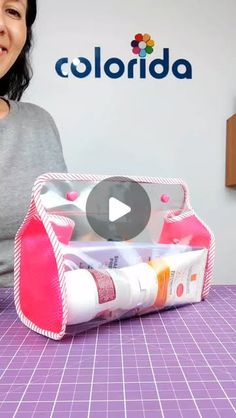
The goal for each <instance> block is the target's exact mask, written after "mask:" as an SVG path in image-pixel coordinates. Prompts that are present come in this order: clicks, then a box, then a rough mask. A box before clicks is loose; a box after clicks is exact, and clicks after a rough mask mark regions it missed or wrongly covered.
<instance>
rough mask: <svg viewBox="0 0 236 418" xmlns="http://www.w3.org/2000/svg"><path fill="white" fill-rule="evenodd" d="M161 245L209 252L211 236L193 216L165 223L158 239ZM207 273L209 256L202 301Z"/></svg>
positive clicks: (205, 283) (203, 296)
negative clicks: (185, 246)
mask: <svg viewBox="0 0 236 418" xmlns="http://www.w3.org/2000/svg"><path fill="white" fill-rule="evenodd" d="M159 242H160V243H162V244H173V243H176V244H177V243H178V244H183V245H191V246H193V247H204V248H207V249H208V250H209V248H210V244H211V235H210V233H209V232H208V231H207V229H206V228H205V227H204V226H203V225H202V224H201V222H200V221H199V220H198V219H197V218H196V217H195V216H194V215H192V216H189V217H188V218H184V219H182V220H181V221H177V222H173V223H172V222H165V223H164V226H163V230H162V233H161V237H160V241H159ZM208 271H209V256H208V259H207V265H206V270H205V282H204V285H203V290H202V292H203V293H202V299H205V297H206V296H207V295H205V294H204V289H205V286H206V285H207V284H209V283H208V279H207V275H208Z"/></svg>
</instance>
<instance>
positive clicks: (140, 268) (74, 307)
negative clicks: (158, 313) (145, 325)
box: [65, 263, 158, 325]
mask: <svg viewBox="0 0 236 418" xmlns="http://www.w3.org/2000/svg"><path fill="white" fill-rule="evenodd" d="M65 278H66V295H67V304H68V322H67V323H68V325H72V324H80V323H83V322H88V321H90V320H91V319H93V318H95V317H96V316H97V315H98V314H99V313H100V312H103V311H105V310H111V311H116V310H119V309H121V310H124V311H129V310H131V309H134V308H136V307H143V308H145V307H151V306H152V305H153V304H154V301H155V298H156V295H157V291H158V281H157V278H156V272H155V270H154V269H153V268H152V267H151V266H150V265H148V264H147V263H140V264H136V265H134V266H130V267H124V268H121V269H106V270H86V269H78V270H72V271H68V272H66V273H65Z"/></svg>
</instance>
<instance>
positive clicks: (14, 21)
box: [0, 0, 27, 78]
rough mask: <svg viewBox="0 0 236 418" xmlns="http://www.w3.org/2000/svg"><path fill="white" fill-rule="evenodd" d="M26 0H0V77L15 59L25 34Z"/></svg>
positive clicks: (23, 41)
mask: <svg viewBox="0 0 236 418" xmlns="http://www.w3.org/2000/svg"><path fill="white" fill-rule="evenodd" d="M26 8H27V0H0V78H1V77H3V76H4V75H5V74H6V73H7V72H8V70H10V68H11V67H12V65H13V64H14V63H15V61H16V60H17V58H18V56H19V54H20V52H21V51H22V49H23V47H24V45H25V41H26V36H27V27H26Z"/></svg>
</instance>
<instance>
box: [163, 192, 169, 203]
mask: <svg viewBox="0 0 236 418" xmlns="http://www.w3.org/2000/svg"><path fill="white" fill-rule="evenodd" d="M169 200H170V196H169V195H168V194H162V195H161V201H162V202H163V203H168V202H169Z"/></svg>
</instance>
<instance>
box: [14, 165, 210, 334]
mask: <svg viewBox="0 0 236 418" xmlns="http://www.w3.org/2000/svg"><path fill="white" fill-rule="evenodd" d="M120 179H123V181H124V182H125V181H126V180H127V177H120ZM104 180H107V181H111V182H112V177H109V176H97V175H79V174H58V173H48V174H45V175H42V176H40V177H38V178H37V179H36V181H35V184H34V186H33V191H32V199H31V204H30V207H29V210H28V213H27V215H26V217H25V219H24V221H23V223H22V225H21V227H20V229H19V230H18V232H17V234H16V238H15V265H14V295H15V305H16V309H17V313H18V315H19V317H20V319H21V321H22V322H23V323H24V324H25V325H26V326H28V327H29V328H31V329H32V330H34V331H36V332H38V333H40V334H43V335H45V336H47V337H50V338H53V339H61V338H62V337H63V336H64V335H65V334H66V333H72V332H73V333H74V332H76V333H77V332H81V331H83V330H86V329H89V328H91V327H93V326H97V325H100V324H102V323H104V322H107V321H111V320H114V319H120V318H125V317H129V316H134V315H142V314H145V313H150V312H153V311H157V310H160V309H166V308H170V307H171V306H177V305H182V304H186V303H195V302H200V301H201V300H204V299H205V298H206V297H207V295H208V293H209V290H210V285H211V280H212V275H213V261H214V237H213V234H212V233H211V231H210V229H209V228H208V227H207V226H206V225H205V224H204V223H203V222H202V221H201V220H200V219H199V218H198V216H197V215H196V214H195V212H194V210H193V209H192V207H191V206H190V202H189V193H188V189H187V186H186V184H185V183H184V182H182V181H181V180H178V179H164V178H153V177H129V180H130V181H131V182H134V183H137V184H139V185H141V186H142V188H143V189H144V190H145V191H146V193H147V195H148V197H149V199H150V203H151V216H150V220H149V222H148V223H147V226H146V228H145V233H144V235H142V234H140V235H139V236H138V237H133V238H132V239H130V240H128V241H127V242H126V241H125V240H124V241H122V242H119V243H112V242H109V241H108V240H106V239H104V238H101V237H100V236H98V235H97V234H96V233H95V232H94V231H93V230H92V228H91V226H90V224H89V222H88V220H87V219H88V218H87V215H88V213H87V212H86V209H87V208H86V201H87V198H88V196H89V194H90V193H91V192H92V191H93V189H94V187H95V186H96V185H97V184H99V183H100V182H102V181H104ZM111 254H112V256H111ZM114 254H116V255H114ZM117 254H118V255H117ZM153 254H155V256H153ZM83 257H84V258H83ZM86 257H87V258H86ZM104 257H105V258H104ZM106 257H107V258H109V260H110V261H109V263H110V264H109V263H106ZM87 259H89V263H88V262H87V261H86V262H84V260H87ZM114 259H115V260H116V264H113V265H111V264H112V263H111V260H113V261H114ZM76 260H79V261H78V263H77V264H76ZM81 260H82V261H83V262H84V264H83V263H82V264H81ZM91 260H92V261H91ZM194 260H195V261H194ZM93 262H94V265H93ZM99 263H100V264H99ZM119 263H120V264H119ZM200 271H202V274H201V273H200ZM199 286H200V287H199ZM199 292H200V293H199Z"/></svg>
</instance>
